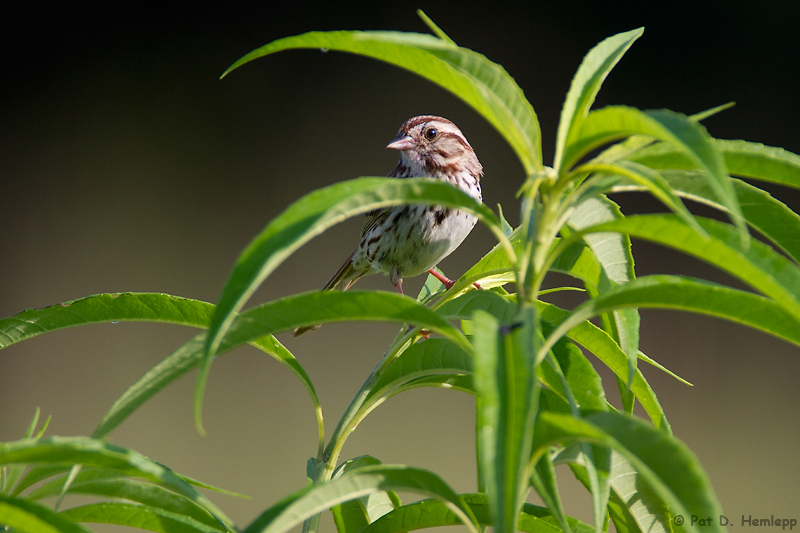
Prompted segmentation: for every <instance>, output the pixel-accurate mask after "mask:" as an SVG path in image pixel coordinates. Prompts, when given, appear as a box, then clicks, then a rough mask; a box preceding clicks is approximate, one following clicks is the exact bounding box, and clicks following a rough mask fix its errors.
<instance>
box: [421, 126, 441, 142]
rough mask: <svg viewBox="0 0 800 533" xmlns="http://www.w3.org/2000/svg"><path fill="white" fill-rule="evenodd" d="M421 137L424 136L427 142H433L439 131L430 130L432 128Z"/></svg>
mask: <svg viewBox="0 0 800 533" xmlns="http://www.w3.org/2000/svg"><path fill="white" fill-rule="evenodd" d="M423 135H425V138H426V139H427V140H429V141H432V140H434V139H435V138H436V137H438V136H439V130H437V129H436V128H432V127H431V128H428V129H426V130H425V131H424V132H423Z"/></svg>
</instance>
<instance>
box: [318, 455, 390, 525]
mask: <svg viewBox="0 0 800 533" xmlns="http://www.w3.org/2000/svg"><path fill="white" fill-rule="evenodd" d="M379 464H381V462H380V461H379V460H378V459H375V458H374V457H370V456H368V455H365V456H362V457H357V458H355V459H350V460H348V461H345V462H344V463H342V464H341V465H340V466H339V467H338V468H337V469H336V472H334V474H333V479H338V478H339V477H341V476H342V475H344V474H346V473H348V472H349V471H351V470H355V469H357V468H362V467H365V466H372V465H379ZM395 502H397V503H398V505H399V498H398V497H397V494H396V493H395V492H394V491H390V492H386V491H378V492H372V493H370V494H367V495H366V496H362V497H361V498H357V499H355V500H350V501H347V502H344V503H341V504H339V505H334V506H333V507H331V513H332V514H333V520H334V522H335V523H336V529H337V530H338V531H339V533H358V532H359V531H361V530H362V529H364V528H365V527H367V526H368V525H369V524H371V523H372V522H374V521H375V520H377V519H378V518H380V517H381V516H383V515H385V514H386V513H388V512H390V511H392V510H394V509H395Z"/></svg>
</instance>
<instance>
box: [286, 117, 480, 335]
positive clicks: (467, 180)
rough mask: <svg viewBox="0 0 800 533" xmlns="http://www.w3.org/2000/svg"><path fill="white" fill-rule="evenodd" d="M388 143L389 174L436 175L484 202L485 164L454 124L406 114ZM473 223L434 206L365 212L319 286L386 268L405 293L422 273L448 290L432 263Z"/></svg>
mask: <svg viewBox="0 0 800 533" xmlns="http://www.w3.org/2000/svg"><path fill="white" fill-rule="evenodd" d="M386 147H387V148H391V149H393V150H399V151H400V159H399V161H398V163H397V166H396V167H395V169H394V171H392V173H391V174H389V177H394V178H398V179H404V178H421V177H427V178H435V179H439V180H442V181H445V182H447V183H450V184H452V185H454V186H456V187H458V188H459V189H461V190H462V191H464V192H466V193H467V194H469V195H470V196H471V197H473V198H474V199H475V200H477V201H478V202H480V201H482V195H481V183H480V182H481V178H482V177H483V167H482V166H481V163H480V161H478V157H477V156H476V155H475V151H474V150H473V149H472V146H470V144H469V142H468V141H467V139H466V137H465V136H464V134H463V133H462V132H461V130H460V129H459V128H458V126H456V125H455V124H453V123H452V122H451V121H449V120H447V119H446V118H442V117H438V116H434V115H421V116H417V117H413V118H410V119H408V120H407V121H406V122H404V123H403V125H402V126H401V127H400V131H399V132H398V134H397V136H395V138H394V139H392V141H391V142H390V143H389V144H388V145H387V146H386ZM476 222H477V218H476V217H475V215H473V214H471V213H468V212H466V211H463V210H460V209H453V208H449V207H445V206H437V205H423V204H410V205H399V206H392V207H386V208H382V209H376V210H374V211H370V212H368V213H367V214H366V215H365V216H364V226H363V228H362V230H361V238H360V240H359V242H358V246H357V247H356V249H355V251H354V252H353V253H352V254H350V257H348V258H347V260H346V261H345V262H344V264H342V266H341V267H340V268H339V270H337V271H336V273H335V274H334V275H333V277H331V279H330V280H328V282H327V283H326V284H325V286H324V287H323V288H322V290H337V289H339V290H343V291H345V290H347V289H349V288H350V287H351V286H352V285H353V283H355V282H356V281H357V280H358V279H359V278H361V277H362V276H366V275H369V274H377V273H384V274H387V275H388V276H389V281H390V282H391V284H392V285H393V286H394V288H395V290H396V291H397V292H398V293H400V294H403V279H404V278H411V277H414V276H418V275H419V274H422V273H423V272H429V273H430V274H432V275H434V276H436V277H437V278H438V279H439V280H440V281H441V282H442V283H443V284H444V285H445V288H446V289H448V290H449V289H450V287H452V286H453V284H454V282H453V281H451V280H449V279H448V278H446V277H445V276H444V275H442V274H441V273H440V272H438V271H436V270H435V268H434V267H435V266H436V265H437V264H438V263H439V262H440V261H441V260H442V259H444V258H445V257H447V256H448V255H450V254H451V253H452V252H453V251H454V250H455V249H456V248H458V246H459V245H461V243H462V242H463V241H464V239H466V237H467V235H469V233H470V232H471V231H472V228H473V227H474V226H475V223H476ZM317 328H319V325H314V326H303V327H299V328H297V329H295V330H294V336H295V337H297V336H299V335H302V334H303V333H305V332H307V331H311V330H315V329H317Z"/></svg>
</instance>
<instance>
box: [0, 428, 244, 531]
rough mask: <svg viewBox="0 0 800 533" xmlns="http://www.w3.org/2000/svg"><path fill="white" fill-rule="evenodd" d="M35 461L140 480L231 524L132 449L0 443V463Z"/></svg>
mask: <svg viewBox="0 0 800 533" xmlns="http://www.w3.org/2000/svg"><path fill="white" fill-rule="evenodd" d="M37 462H49V463H77V464H82V465H88V466H96V467H101V468H111V469H115V470H118V471H120V472H122V473H123V474H125V475H128V476H136V477H141V478H144V479H147V480H149V481H152V482H154V483H156V484H158V485H160V486H162V487H165V488H168V489H170V490H172V491H174V492H176V493H178V494H180V495H182V496H184V497H186V498H188V499H189V500H191V501H192V502H194V503H196V504H197V505H199V506H200V507H202V508H203V509H206V510H207V511H208V512H209V513H211V514H212V515H214V516H216V517H217V518H218V519H220V520H224V521H225V522H226V523H228V524H230V523H231V522H230V520H229V519H228V518H227V517H225V515H224V514H223V513H222V511H220V510H219V509H218V508H217V507H216V506H215V505H214V504H212V503H211V502H210V501H209V500H208V499H207V498H206V497H205V496H203V495H202V494H200V493H199V492H197V490H196V489H194V488H193V487H192V486H191V485H189V484H188V483H187V482H186V481H184V480H183V479H182V478H181V477H179V476H178V475H176V474H175V473H174V472H172V470H170V469H168V468H165V467H164V466H161V465H160V464H158V463H156V462H154V461H151V460H150V459H148V458H146V457H145V456H143V455H141V454H139V453H137V452H135V451H133V450H129V449H126V448H122V447H120V446H115V445H113V444H108V443H106V442H103V441H99V440H95V439H90V438H86V437H49V438H45V439H38V440H35V439H23V440H20V441H15V442H6V443H2V444H0V464H12V463H37ZM222 523H223V522H220V524H222Z"/></svg>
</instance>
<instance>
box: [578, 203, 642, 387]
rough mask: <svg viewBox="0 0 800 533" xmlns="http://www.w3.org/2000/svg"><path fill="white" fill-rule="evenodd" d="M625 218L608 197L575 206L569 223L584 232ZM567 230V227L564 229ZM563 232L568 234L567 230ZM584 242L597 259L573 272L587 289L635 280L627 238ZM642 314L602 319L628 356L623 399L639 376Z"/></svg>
mask: <svg viewBox="0 0 800 533" xmlns="http://www.w3.org/2000/svg"><path fill="white" fill-rule="evenodd" d="M621 218H624V217H623V215H622V213H621V212H620V210H619V206H617V204H615V203H614V202H612V201H611V200H609V199H608V198H606V197H605V196H602V195H601V196H597V197H588V198H585V199H583V200H582V201H581V202H580V203H579V204H578V205H576V206H575V210H574V212H573V213H572V214H571V215H570V217H569V219H568V220H567V226H568V227H569V228H570V229H572V230H582V229H584V228H586V227H589V226H592V225H596V224H598V223H600V222H601V221H603V222H605V221H611V220H617V219H621ZM564 230H566V228H564ZM564 230H562V233H564V234H565V235H567V234H568V232H567V231H564ZM583 240H584V241H585V242H586V244H587V245H588V247H589V248H590V249H591V250H592V252H594V257H593V258H592V257H589V258H585V257H584V258H583V261H582V263H583V264H582V265H580V268H581V271H580V272H577V271H575V272H572V271H573V270H574V268H575V265H574V264H573V265H572V266H571V267H570V273H572V274H573V275H578V276H579V277H580V278H581V279H583V280H584V281H585V282H587V283H588V284H589V285H586V287H587V289H588V290H589V291H590V294H593V293H592V290H593V288H594V290H596V291H598V292H604V291H607V290H610V289H611V288H612V287H614V286H616V285H618V284H620V283H626V282H628V281H630V280H632V279H634V278H635V277H636V274H635V272H634V268H633V254H632V253H631V240H630V238H629V237H628V236H627V235H622V234H619V233H597V234H587V235H584V236H583ZM592 260H593V261H596V262H597V264H598V265H599V267H600V269H598V268H595V267H593V266H592V267H590V268H587V266H586V264H585V263H587V262H590V261H592ZM640 322H641V320H640V317H639V312H638V311H637V310H636V309H634V308H626V309H615V310H613V311H612V312H611V314H610V316H608V317H603V327H604V329H606V331H608V333H609V334H610V335H611V336H612V338H614V340H615V341H617V343H619V345H620V347H622V350H623V351H624V352H625V354H626V355H627V357H628V377H627V378H626V379H625V380H624V381H625V383H627V384H628V386H627V387H626V388H625V390H624V391H622V395H623V398H625V397H626V393H627V392H629V391H630V384H631V383H632V382H633V380H634V376H635V375H636V365H637V361H638V353H639V324H640Z"/></svg>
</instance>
